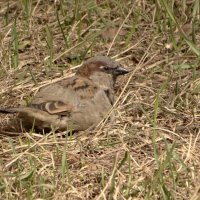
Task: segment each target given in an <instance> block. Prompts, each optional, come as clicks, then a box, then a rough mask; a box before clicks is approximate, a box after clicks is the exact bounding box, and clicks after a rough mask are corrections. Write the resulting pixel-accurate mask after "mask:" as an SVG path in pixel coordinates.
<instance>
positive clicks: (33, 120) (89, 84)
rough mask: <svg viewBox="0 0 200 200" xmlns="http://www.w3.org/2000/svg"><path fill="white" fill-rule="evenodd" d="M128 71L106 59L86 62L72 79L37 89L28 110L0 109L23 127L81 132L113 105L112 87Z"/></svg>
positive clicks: (92, 58)
mask: <svg viewBox="0 0 200 200" xmlns="http://www.w3.org/2000/svg"><path fill="white" fill-rule="evenodd" d="M127 73H129V70H128V69H126V68H125V67H123V66H122V65H121V64H120V63H118V62H116V61H115V60H113V59H111V58H110V57H107V56H94V57H91V58H89V59H87V60H86V61H85V62H83V64H82V65H81V67H80V68H79V69H78V70H77V72H76V73H75V75H74V76H72V77H68V78H64V79H62V80H60V81H57V82H54V83H51V84H49V85H46V86H43V87H41V88H40V89H39V90H38V92H37V93H36V95H35V96H34V97H33V98H32V101H31V103H30V104H29V105H28V106H19V107H7V108H0V113H3V114H8V113H18V117H19V119H20V120H21V121H22V124H23V125H24V126H29V127H32V126H33V125H34V127H36V128H37V129H39V130H49V129H51V130H52V129H53V130H56V131H65V130H72V131H84V130H87V129H88V128H90V127H94V126H96V125H97V124H98V123H99V122H100V121H101V120H102V119H104V117H105V116H106V114H107V113H108V112H109V110H110V109H111V108H112V106H113V104H114V101H115V89H114V86H115V83H116V79H117V77H118V76H120V75H124V74H127Z"/></svg>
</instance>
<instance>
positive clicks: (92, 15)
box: [0, 0, 200, 200]
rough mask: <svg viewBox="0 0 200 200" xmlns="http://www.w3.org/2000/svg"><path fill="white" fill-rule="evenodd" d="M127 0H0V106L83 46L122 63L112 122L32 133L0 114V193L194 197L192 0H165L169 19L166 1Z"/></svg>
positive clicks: (198, 116) (199, 173) (198, 39)
mask: <svg viewBox="0 0 200 200" xmlns="http://www.w3.org/2000/svg"><path fill="white" fill-rule="evenodd" d="M133 2H134V3H132V2H131V1H120V0H118V1H94V0H91V1H78V0H76V1H62V0H60V1H42V0H33V1H31V0H21V1H14V0H13V1H9V3H8V2H6V1H1V2H0V28H1V32H0V41H1V43H0V97H1V98H0V103H1V106H2V107H4V106H5V107H6V106H10V105H12V106H13V105H18V104H21V103H22V104H25V103H26V102H27V101H30V99H31V96H32V95H34V93H35V92H36V91H37V89H38V88H39V87H41V86H43V85H45V84H49V83H51V82H52V81H56V80H59V79H62V78H63V77H67V76H70V75H71V74H72V73H73V72H74V70H75V69H76V68H77V67H79V64H80V63H81V62H82V60H84V59H85V58H87V57H90V56H93V55H97V54H102V55H109V56H111V57H115V59H119V62H121V63H123V64H124V65H126V66H127V67H128V68H129V69H130V70H132V72H131V73H130V74H129V75H128V76H124V77H122V78H121V79H120V80H119V81H118V86H119V87H116V88H117V96H118V99H117V101H116V103H115V106H114V109H116V112H117V116H116V122H115V123H114V124H111V123H110V122H108V121H107V120H105V121H104V122H102V123H101V124H100V125H99V126H98V127H97V128H96V129H95V130H94V131H90V132H89V131H88V132H80V133H76V134H74V135H71V136H65V135H66V134H65V133H52V132H51V133H48V134H46V135H42V134H37V133H34V132H33V131H30V132H26V131H24V130H23V128H21V129H19V130H17V129H16V124H14V122H13V121H14V119H13V116H4V115H1V116H0V120H1V121H0V124H1V128H2V129H5V127H8V128H7V131H9V132H10V133H9V134H8V133H7V135H5V134H3V132H2V133H1V135H0V140H1V145H0V147H1V151H0V193H1V194H0V196H1V199H96V200H97V199H98V200H100V199H190V200H197V199H199V197H200V192H199V191H200V184H199V179H200V154H199V147H200V139H199V134H200V125H199V124H200V106H199V105H200V104H199V92H200V79H199V77H200V76H199V75H200V73H199V54H198V48H199V44H200V32H199V29H198V26H199V24H198V20H199V7H198V3H199V1H198V0H196V1H188V3H186V2H185V1H184V2H183V3H182V4H180V5H179V1H173V3H170V6H171V11H172V14H173V17H175V18H176V19H177V22H178V29H177V24H176V23H175V21H173V19H172V18H170V13H169V12H168V14H167V10H166V8H165V4H166V3H167V1H164V0H160V1H156V3H154V1H147V0H144V1H133ZM168 3H169V2H168ZM58 18H59V19H58ZM180 29H181V30H180ZM177 30H179V31H177ZM182 30H183V31H184V32H182ZM184 33H185V35H183V34H184ZM186 37H187V38H186ZM187 39H189V41H193V42H191V43H189V42H188V41H187ZM191 44H192V45H193V46H192V45H191ZM119 83H120V84H119ZM11 132H12V134H11ZM13 134H19V135H18V136H13ZM11 135H12V136H11Z"/></svg>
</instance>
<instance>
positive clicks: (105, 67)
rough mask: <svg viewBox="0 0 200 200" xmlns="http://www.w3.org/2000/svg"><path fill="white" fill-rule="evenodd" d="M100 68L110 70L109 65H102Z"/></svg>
mask: <svg viewBox="0 0 200 200" xmlns="http://www.w3.org/2000/svg"><path fill="white" fill-rule="evenodd" d="M100 69H102V70H105V71H108V70H109V67H107V66H101V67H100Z"/></svg>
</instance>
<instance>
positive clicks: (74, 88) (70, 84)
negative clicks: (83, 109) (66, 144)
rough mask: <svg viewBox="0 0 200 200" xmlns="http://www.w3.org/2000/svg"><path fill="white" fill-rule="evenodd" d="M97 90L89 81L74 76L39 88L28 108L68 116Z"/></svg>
mask: <svg viewBox="0 0 200 200" xmlns="http://www.w3.org/2000/svg"><path fill="white" fill-rule="evenodd" d="M98 89H99V88H98V87H97V86H96V85H94V84H93V82H92V81H91V80H89V79H87V78H82V77H79V76H74V77H72V78H67V79H63V80H62V81H59V82H57V83H54V84H50V85H48V86H45V87H43V88H41V89H40V90H39V91H38V93H37V94H36V95H35V97H34V98H33V101H32V103H31V105H30V107H33V108H36V109H39V110H42V111H45V112H48V113H49V114H52V115H53V114H58V115H70V113H72V112H74V111H75V110H77V106H78V105H79V104H80V103H81V102H82V101H83V100H84V101H85V100H86V101H87V100H91V99H92V98H93V97H94V96H95V94H96V92H97V91H98Z"/></svg>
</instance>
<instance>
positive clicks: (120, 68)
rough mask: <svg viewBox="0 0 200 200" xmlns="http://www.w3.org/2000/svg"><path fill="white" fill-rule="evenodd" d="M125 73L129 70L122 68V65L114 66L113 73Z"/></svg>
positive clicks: (117, 74)
mask: <svg viewBox="0 0 200 200" xmlns="http://www.w3.org/2000/svg"><path fill="white" fill-rule="evenodd" d="M127 73H129V70H128V69H126V68H124V67H122V66H121V65H119V66H117V67H116V68H115V71H114V74H115V75H116V76H119V75H124V74H127Z"/></svg>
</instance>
